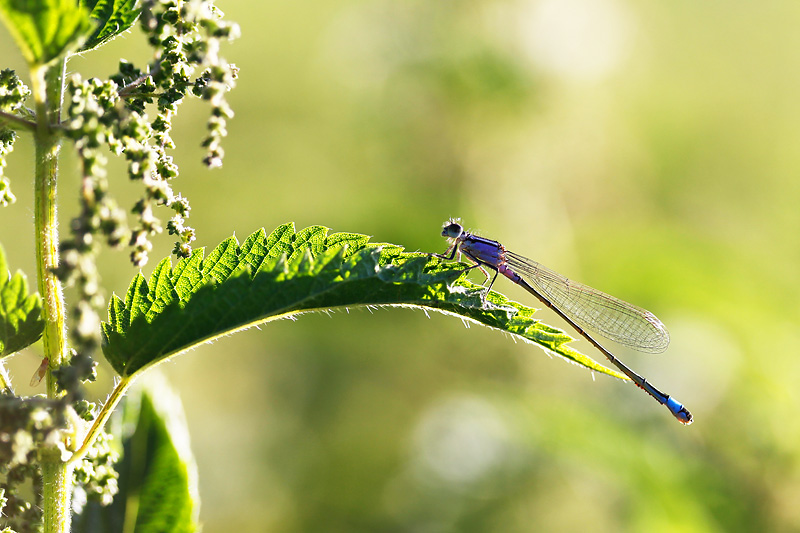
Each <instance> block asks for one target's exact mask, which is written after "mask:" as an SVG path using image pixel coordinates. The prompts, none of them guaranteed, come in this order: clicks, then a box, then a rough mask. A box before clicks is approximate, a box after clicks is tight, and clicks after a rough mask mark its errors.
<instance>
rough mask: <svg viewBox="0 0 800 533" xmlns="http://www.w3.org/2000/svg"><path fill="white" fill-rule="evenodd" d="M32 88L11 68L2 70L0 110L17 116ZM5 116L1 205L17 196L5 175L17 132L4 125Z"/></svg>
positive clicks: (0, 145)
mask: <svg viewBox="0 0 800 533" xmlns="http://www.w3.org/2000/svg"><path fill="white" fill-rule="evenodd" d="M30 93H31V92H30V90H29V89H28V87H26V86H25V84H24V83H22V82H21V81H20V79H19V77H17V75H16V73H15V72H14V71H13V70H10V69H4V70H2V71H0V112H2V113H3V114H8V115H7V116H9V117H13V116H16V115H15V113H16V112H17V111H18V110H19V109H20V108H21V107H22V104H23V103H24V102H25V99H26V98H27V97H28V96H29V95H30ZM3 118H4V117H3V116H2V115H0V206H2V207H5V206H7V205H9V204H13V203H14V202H15V201H16V197H15V196H14V194H13V193H12V192H11V185H10V183H9V181H8V178H6V177H5V176H4V175H3V169H4V168H5V166H6V155H7V154H8V153H10V152H11V150H13V149H14V141H15V140H16V138H17V134H16V132H15V131H14V130H13V129H11V128H8V127H5V126H4V125H3Z"/></svg>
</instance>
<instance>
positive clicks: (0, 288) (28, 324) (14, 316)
mask: <svg viewBox="0 0 800 533" xmlns="http://www.w3.org/2000/svg"><path fill="white" fill-rule="evenodd" d="M43 330H44V321H43V320H42V301H41V298H39V295H38V294H28V281H27V279H26V277H25V274H23V273H22V272H17V273H15V274H14V275H13V276H12V275H11V273H10V272H9V270H8V265H7V264H6V255H5V251H3V248H2V246H0V357H5V356H7V355H10V354H13V353H15V352H18V351H20V350H21V349H23V348H25V347H27V346H30V345H31V344H33V343H34V342H36V341H37V340H39V337H41V336H42V331H43Z"/></svg>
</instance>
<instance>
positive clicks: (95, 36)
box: [81, 0, 141, 52]
mask: <svg viewBox="0 0 800 533" xmlns="http://www.w3.org/2000/svg"><path fill="white" fill-rule="evenodd" d="M136 4H137V0H81V5H82V6H84V7H85V8H86V9H87V10H88V11H89V17H90V18H91V19H92V20H93V21H94V22H95V23H96V24H97V26H96V27H95V30H94V32H93V33H92V34H91V35H90V36H89V38H88V39H86V42H85V43H84V44H83V46H82V47H81V51H83V52H85V51H87V50H92V49H94V48H97V47H99V46H101V45H103V44H105V43H107V42H108V41H110V40H111V39H113V38H114V37H116V36H117V35H119V34H120V33H123V32H125V31H127V30H128V29H130V27H131V26H133V24H134V22H136V19H138V18H139V13H140V12H141V10H140V9H137V8H136Z"/></svg>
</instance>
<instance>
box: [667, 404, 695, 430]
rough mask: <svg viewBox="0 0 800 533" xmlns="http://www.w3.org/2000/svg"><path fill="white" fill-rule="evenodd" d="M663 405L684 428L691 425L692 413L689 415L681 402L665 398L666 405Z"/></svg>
mask: <svg viewBox="0 0 800 533" xmlns="http://www.w3.org/2000/svg"><path fill="white" fill-rule="evenodd" d="M665 405H666V406H667V409H669V412H670V413H672V414H673V416H674V417H675V418H677V419H678V422H680V423H681V424H684V425H686V426H688V425H689V424H691V423H692V413H690V412H689V410H688V409H687V408H685V407H684V406H683V404H682V403H681V402H679V401H677V400H673V399H672V398H667V403H666V404H665Z"/></svg>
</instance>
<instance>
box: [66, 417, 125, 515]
mask: <svg viewBox="0 0 800 533" xmlns="http://www.w3.org/2000/svg"><path fill="white" fill-rule="evenodd" d="M112 440H113V437H112V436H111V435H109V434H108V433H106V432H105V431H101V432H100V433H99V434H98V436H97V440H95V442H94V444H93V445H92V447H91V448H90V449H89V452H88V453H87V454H86V456H84V458H83V459H82V460H81V461H80V462H79V463H77V464H76V465H75V470H74V474H73V475H74V476H75V490H76V492H77V494H76V496H75V497H74V498H73V507H78V506H79V504H80V503H82V502H84V501H86V500H95V501H99V502H100V504H101V505H110V504H111V501H112V500H113V499H114V496H115V495H116V494H117V492H119V484H118V480H119V474H118V473H117V471H116V468H115V465H116V463H117V461H118V460H119V452H117V451H116V450H115V449H114V447H113V446H112Z"/></svg>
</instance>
